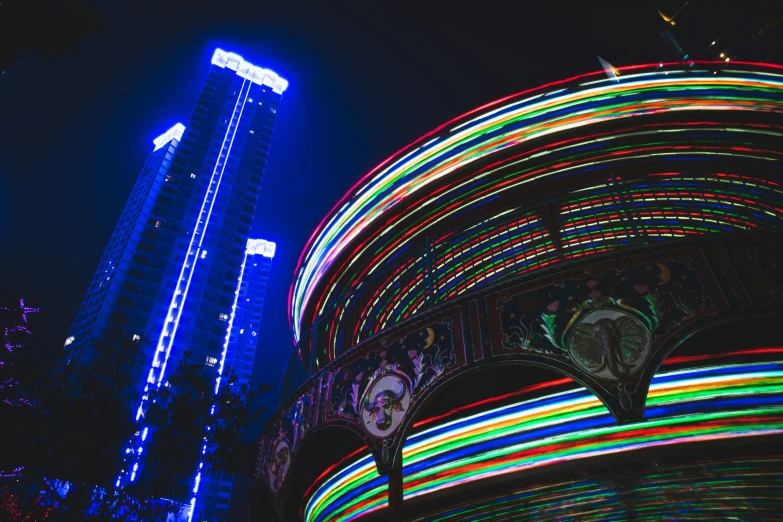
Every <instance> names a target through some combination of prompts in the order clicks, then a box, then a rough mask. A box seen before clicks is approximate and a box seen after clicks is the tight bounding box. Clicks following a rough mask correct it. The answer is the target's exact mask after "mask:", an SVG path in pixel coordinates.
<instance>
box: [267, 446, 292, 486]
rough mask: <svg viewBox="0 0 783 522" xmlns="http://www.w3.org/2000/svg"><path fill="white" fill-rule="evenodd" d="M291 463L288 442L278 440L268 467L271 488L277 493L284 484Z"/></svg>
mask: <svg viewBox="0 0 783 522" xmlns="http://www.w3.org/2000/svg"><path fill="white" fill-rule="evenodd" d="M290 464H291V451H290V449H289V448H288V443H287V442H286V441H284V440H281V441H278V442H277V444H276V445H275V446H274V448H273V449H272V455H271V456H270V457H269V466H268V468H267V474H268V475H267V477H268V479H269V488H270V489H271V490H272V491H274V492H275V493H277V492H278V491H279V490H280V488H281V487H282V485H283V480H284V479H285V475H286V473H288V466H289V465H290Z"/></svg>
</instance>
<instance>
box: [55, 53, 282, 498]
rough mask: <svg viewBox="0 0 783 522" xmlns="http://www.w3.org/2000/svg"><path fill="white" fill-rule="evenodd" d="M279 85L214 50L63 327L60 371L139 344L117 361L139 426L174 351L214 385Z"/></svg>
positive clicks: (129, 465) (136, 456)
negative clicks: (139, 355)
mask: <svg viewBox="0 0 783 522" xmlns="http://www.w3.org/2000/svg"><path fill="white" fill-rule="evenodd" d="M286 87H287V82H286V80H284V79H283V78H281V77H279V76H278V75H277V74H275V73H274V72H272V71H270V70H267V69H263V68H260V67H257V66H255V65H253V64H251V63H249V62H247V61H245V60H244V59H242V57H240V56H238V55H236V54H232V53H227V52H225V51H222V50H220V49H218V50H216V51H215V53H214V55H213V57H212V64H211V67H210V69H209V73H208V76H207V79H206V81H205V83H204V87H203V88H202V90H201V94H200V96H199V98H198V100H197V101H196V105H195V107H194V109H193V112H192V113H191V115H190V118H189V119H188V122H187V125H182V124H177V125H176V126H174V127H172V129H170V130H169V131H168V132H166V133H164V134H163V135H161V136H160V137H158V138H157V139H155V140H154V145H155V148H154V150H153V151H152V153H151V154H150V156H149V157H148V159H147V161H146V163H145V165H144V168H143V169H142V172H141V174H140V176H139V179H138V181H137V182H136V185H135V187H134V189H133V192H132V193H131V197H130V199H129V201H128V203H127V205H126V207H125V209H124V211H123V213H122V215H121V217H120V220H119V223H118V224H117V227H116V229H115V231H114V233H113V234H112V237H111V240H110V242H109V246H108V247H107V249H106V251H105V253H104V255H103V257H102V259H101V261H100V264H99V266H98V269H97V271H96V273H95V276H94V277H93V279H92V281H91V283H90V287H89V289H88V292H87V295H86V296H85V298H84V301H83V302H82V305H81V307H80V309H79V312H78V314H77V316H76V319H75V321H74V323H73V326H72V327H71V330H70V332H69V334H68V337H67V339H66V342H65V357H64V358H63V359H62V360H61V363H60V365H59V369H60V370H61V371H64V370H74V369H77V368H81V369H83V370H86V371H89V368H90V365H91V364H93V363H94V362H95V361H96V360H97V359H99V351H98V349H97V347H98V346H99V345H100V341H101V340H103V339H107V338H109V339H111V338H117V337H122V338H132V339H133V340H137V341H139V342H140V346H141V348H142V351H143V352H144V357H143V359H144V360H143V361H142V362H141V364H140V365H139V364H136V365H134V366H133V367H129V368H127V369H126V371H127V373H128V375H130V376H131V380H130V382H131V385H129V386H126V387H124V389H123V390H122V391H121V393H122V394H123V398H124V399H125V400H127V401H129V402H136V404H138V409H137V410H136V420H138V421H139V422H140V423H142V425H143V416H144V411H145V403H144V401H145V398H146V395H145V394H144V392H145V391H147V390H148V389H150V387H153V386H160V385H161V384H163V383H165V379H166V371H167V369H170V368H173V367H175V366H176V364H177V360H178V359H179V358H180V357H182V356H183V354H185V353H188V354H189V358H190V360H191V361H194V362H198V363H199V364H203V366H204V372H205V375H206V376H208V377H210V378H214V379H215V381H216V388H217V386H218V385H219V383H220V375H221V373H222V371H223V366H224V363H225V361H226V357H227V355H228V354H227V347H228V338H229V335H228V333H229V328H230V322H231V317H232V311H233V309H234V306H235V305H236V304H237V303H236V300H237V294H236V292H237V281H238V280H239V279H240V274H241V271H242V266H243V260H244V259H245V256H246V249H247V245H248V238H249V233H250V225H251V222H252V219H253V214H254V212H255V208H256V202H257V200H258V196H259V192H260V189H261V179H262V176H263V172H264V166H265V164H266V161H267V157H268V155H269V150H270V144H271V138H272V131H273V129H274V125H275V120H276V117H277V109H278V105H279V103H280V101H281V97H282V94H283V92H284V91H285V89H286ZM254 257H255V255H254ZM243 357H244V354H243ZM146 436H147V430H146V429H143V430H140V432H139V435H138V437H139V440H138V441H135V442H134V443H133V444H132V446H131V447H132V448H133V449H130V453H129V454H128V457H127V459H126V467H125V470H124V473H123V475H121V476H120V477H119V479H118V481H117V485H118V487H121V486H122V484H123V482H124V481H134V480H135V478H136V475H137V474H138V473H142V472H143V460H142V459H141V458H140V453H141V450H140V449H139V450H137V449H135V448H142V446H143V443H144V440H145V439H146ZM194 489H197V488H194ZM193 502H195V498H194V499H193V500H192V501H191V504H192V503H193Z"/></svg>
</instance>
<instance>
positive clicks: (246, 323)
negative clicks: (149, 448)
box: [193, 239, 275, 521]
mask: <svg viewBox="0 0 783 522" xmlns="http://www.w3.org/2000/svg"><path fill="white" fill-rule="evenodd" d="M274 255H275V244H274V243H271V242H269V241H265V240H263V239H249V240H248V241H247V250H246V251H245V261H244V263H243V269H242V275H241V277H240V279H239V285H238V286H237V290H236V296H237V299H236V307H235V309H234V313H233V315H232V317H231V318H230V322H231V326H230V328H231V330H230V334H229V339H228V349H227V350H226V359H225V361H224V370H226V371H228V370H229V369H230V370H232V371H234V373H235V374H236V376H237V380H236V384H235V385H236V386H238V387H239V386H242V385H247V384H249V382H250V377H251V374H252V371H253V361H254V359H255V355H256V346H257V344H258V327H259V325H260V323H261V314H262V312H263V309H264V297H265V296H266V287H267V281H268V280H269V269H270V267H271V266H272V258H273V257H274ZM215 362H216V363H218V361H215ZM233 478H234V477H233V476H231V475H224V474H222V473H214V474H210V475H207V476H204V477H202V478H201V479H200V480H199V489H198V498H197V500H196V504H195V512H194V516H193V520H209V521H223V520H226V516H227V513H228V506H229V504H230V500H231V493H232V489H233V487H234V480H233Z"/></svg>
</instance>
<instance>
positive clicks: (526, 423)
mask: <svg viewBox="0 0 783 522" xmlns="http://www.w3.org/2000/svg"><path fill="white" fill-rule="evenodd" d="M430 425H431V423H427V427H425V429H423V430H417V431H415V432H414V433H413V434H412V435H411V436H410V437H409V438H408V440H407V441H406V444H405V448H404V449H403V465H404V468H403V471H404V496H405V499H406V500H410V499H413V498H416V497H424V496H426V495H429V494H431V493H434V492H436V491H440V490H444V489H448V488H453V487H456V486H459V485H461V484H465V483H467V482H474V481H478V480H482V479H486V478H490V477H499V476H502V475H506V474H511V473H516V472H520V471H523V470H529V469H534V468H538V467H541V466H548V465H552V464H557V463H560V462H565V461H572V460H575V459H584V458H589V457H596V456H601V455H609V454H615V453H622V452H628V451H634V450H638V449H643V448H650V447H655V446H665V445H674V444H682V443H691V442H699V441H710V440H721V439H731V438H737V437H752V436H761V435H771V434H780V433H783V362H781V361H776V362H761V363H748V364H726V365H721V366H712V367H707V368H698V369H684V370H674V371H668V372H665V373H660V374H658V375H656V377H655V378H654V380H653V384H652V386H651V387H650V392H649V395H648V400H647V411H646V420H645V421H643V422H637V423H632V424H628V425H617V424H616V423H615V421H614V420H613V418H612V417H611V415H610V414H609V412H608V410H607V409H606V408H605V407H604V406H603V405H602V404H601V403H600V401H599V400H598V399H597V398H595V397H594V396H593V395H592V394H590V393H589V392H587V391H586V390H584V389H582V388H577V389H571V390H567V391H562V392H559V393H553V394H549V395H546V396H544V397H539V398H534V399H530V400H524V401H521V402H517V403H515V404H511V405H508V406H502V407H497V408H493V409H490V410H488V411H483V412H480V413H477V414H473V415H469V416H467V417H464V418H455V419H453V420H450V421H448V422H442V423H440V424H438V425H435V426H430ZM312 491H313V492H312V494H311V495H310V496H309V497H307V498H306V507H305V512H304V513H305V520H307V521H308V522H310V521H313V522H314V521H326V520H330V521H332V520H334V521H347V520H355V519H357V518H360V517H361V516H364V515H367V514H368V513H372V512H375V511H377V510H380V509H383V508H384V507H385V506H386V495H387V492H386V479H385V478H383V477H380V476H379V475H378V473H377V472H376V470H375V465H374V462H373V461H372V459H371V457H370V456H369V455H367V454H365V455H364V456H362V457H359V458H356V459H354V460H353V461H351V462H349V463H348V464H346V465H344V466H342V467H338V469H337V470H335V471H333V472H332V473H331V474H329V475H328V476H327V478H325V479H322V480H321V481H320V482H319V483H318V484H317V485H316V486H315V487H314V488H313V490H312Z"/></svg>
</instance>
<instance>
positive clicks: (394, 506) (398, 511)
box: [387, 465, 405, 522]
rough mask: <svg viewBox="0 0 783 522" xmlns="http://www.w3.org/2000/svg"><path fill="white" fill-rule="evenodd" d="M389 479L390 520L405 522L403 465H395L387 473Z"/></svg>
mask: <svg viewBox="0 0 783 522" xmlns="http://www.w3.org/2000/svg"><path fill="white" fill-rule="evenodd" d="M387 480H388V481H389V490H388V493H389V522H405V514H404V511H403V504H402V465H400V466H395V467H393V468H392V469H391V470H390V471H389V474H388V475H387Z"/></svg>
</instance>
